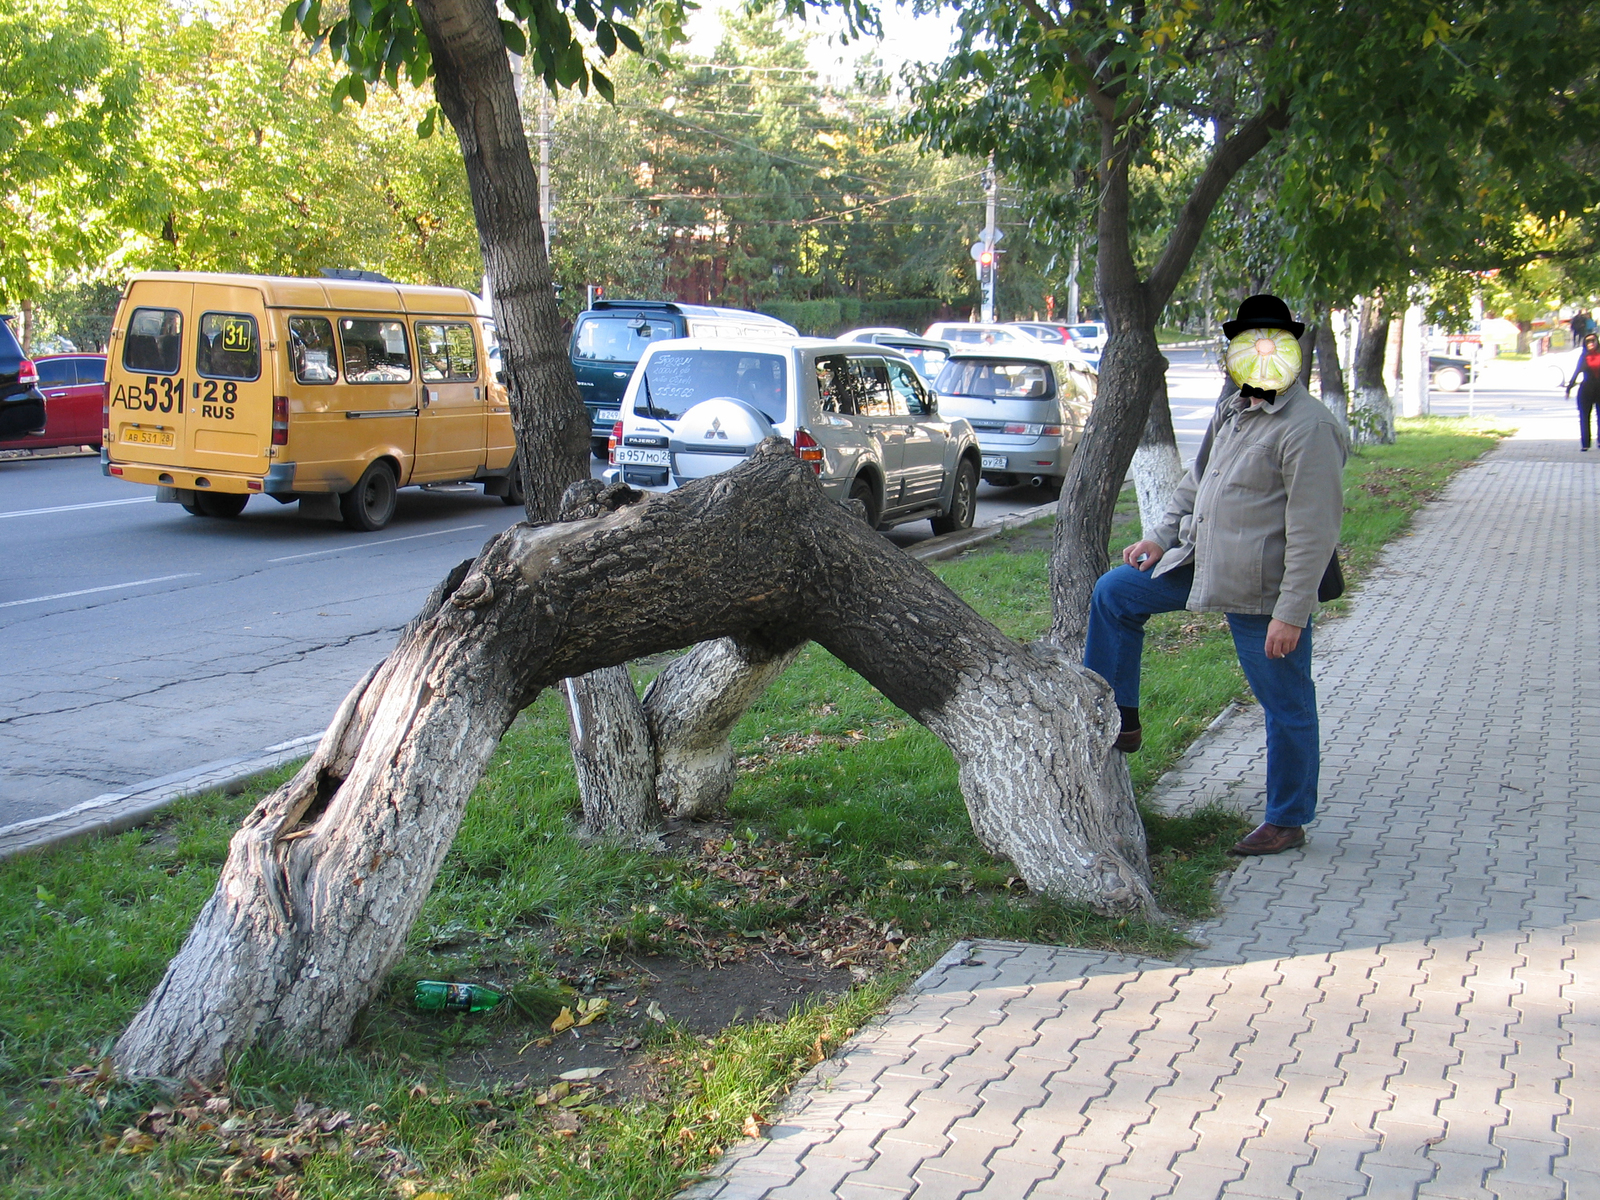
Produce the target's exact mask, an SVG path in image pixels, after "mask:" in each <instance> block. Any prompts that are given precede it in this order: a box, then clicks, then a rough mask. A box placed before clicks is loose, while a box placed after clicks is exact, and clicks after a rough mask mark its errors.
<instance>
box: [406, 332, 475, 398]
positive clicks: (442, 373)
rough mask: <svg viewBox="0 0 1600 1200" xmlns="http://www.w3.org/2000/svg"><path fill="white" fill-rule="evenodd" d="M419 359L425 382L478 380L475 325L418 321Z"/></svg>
mask: <svg viewBox="0 0 1600 1200" xmlns="http://www.w3.org/2000/svg"><path fill="white" fill-rule="evenodd" d="M417 363H418V365H419V366H420V367H421V369H422V379H423V382H425V383H476V382H477V380H478V346H477V343H476V342H475V341H474V340H473V337H472V326H471V325H468V324H466V323H465V322H462V323H460V324H457V323H455V322H451V323H450V324H448V325H446V324H437V323H435V322H432V321H428V322H423V321H418V322H417Z"/></svg>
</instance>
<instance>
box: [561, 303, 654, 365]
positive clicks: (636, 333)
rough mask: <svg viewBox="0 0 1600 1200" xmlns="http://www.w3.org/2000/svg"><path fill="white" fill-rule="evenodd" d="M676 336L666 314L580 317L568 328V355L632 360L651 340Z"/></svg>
mask: <svg viewBox="0 0 1600 1200" xmlns="http://www.w3.org/2000/svg"><path fill="white" fill-rule="evenodd" d="M677 336H678V330H677V326H676V325H675V324H674V323H673V321H672V319H671V318H670V317H664V316H658V317H653V318H652V317H647V316H644V315H643V314H630V313H617V314H616V315H615V316H604V317H584V318H583V319H581V320H580V321H579V322H578V327H577V328H576V329H574V330H573V331H572V357H573V358H577V359H587V360H590V361H593V362H622V363H636V362H638V361H639V360H640V359H641V358H643V357H644V351H645V347H646V346H648V345H649V344H650V343H651V342H662V341H666V340H667V339H668V338H675V337H677Z"/></svg>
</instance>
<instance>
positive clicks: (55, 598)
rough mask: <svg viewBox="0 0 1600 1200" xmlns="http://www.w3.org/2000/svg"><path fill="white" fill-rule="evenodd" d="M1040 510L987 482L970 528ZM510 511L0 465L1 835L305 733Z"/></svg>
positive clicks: (1186, 356) (1195, 428) (64, 463)
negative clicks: (333, 502)
mask: <svg viewBox="0 0 1600 1200" xmlns="http://www.w3.org/2000/svg"><path fill="white" fill-rule="evenodd" d="M1169 358H1170V359H1171V360H1172V368H1171V370H1170V371H1169V375H1168V384H1169V392H1170V396H1171V404H1172V408H1173V422H1174V425H1175V427H1176V429H1177V432H1178V440H1179V445H1180V448H1181V449H1182V450H1183V453H1184V457H1185V459H1186V460H1187V459H1189V458H1192V457H1193V454H1194V451H1195V448H1196V447H1197V446H1198V445H1199V441H1200V436H1201V434H1202V433H1203V432H1204V430H1205V425H1206V421H1207V420H1208V419H1209V417H1210V414H1211V409H1212V406H1213V403H1214V401H1215V399H1216V396H1217V389H1218V385H1219V383H1220V380H1221V376H1220V375H1219V373H1218V372H1217V370H1216V368H1215V367H1214V366H1213V365H1210V364H1209V363H1208V362H1207V361H1206V355H1205V354H1204V353H1203V352H1201V351H1173V352H1171V353H1170V354H1169ZM1547 373H1549V374H1551V375H1552V378H1553V372H1547ZM1541 378H1542V377H1541ZM1547 390H1548V389H1547ZM1549 396H1550V398H1549V399H1548V400H1543V399H1536V400H1535V401H1533V402H1535V403H1541V404H1560V403H1562V402H1561V396H1560V392H1559V390H1554V391H1550V392H1549ZM1527 399H1528V398H1527V396H1526V395H1525V394H1524V393H1523V392H1521V391H1518V390H1515V389H1513V390H1510V391H1505V390H1502V391H1499V392H1489V391H1485V392H1480V393H1479V404H1478V407H1479V411H1486V412H1489V411H1495V410H1496V408H1497V406H1498V407H1500V408H1509V407H1515V406H1516V405H1517V404H1519V403H1523V402H1526V401H1527ZM1464 404H1465V400H1464V398H1462V399H1460V400H1459V402H1458V403H1457V404H1456V406H1457V407H1463V408H1464ZM1046 499H1047V497H1046V496H1045V495H1044V493H1042V492H1039V491H1035V490H1032V489H1028V488H1007V489H996V488H991V487H989V486H988V485H983V486H982V487H981V488H980V497H979V508H978V522H979V523H980V524H985V523H988V522H992V521H994V520H996V519H998V518H999V517H1000V516H1003V515H1006V514H1009V513H1013V512H1018V511H1021V510H1023V509H1026V508H1030V507H1033V506H1035V505H1038V504H1041V503H1044V502H1045V501H1046ZM520 515H521V511H520V510H519V509H512V508H508V507H506V506H505V505H504V504H502V503H501V502H500V501H499V500H497V499H492V498H488V497H484V496H483V495H481V494H480V493H478V491H477V490H476V489H471V488H464V489H453V490H435V491H430V492H423V491H418V490H415V489H408V490H405V491H402V492H401V493H400V501H399V509H398V512H397V513H396V515H395V519H394V521H393V522H392V523H391V524H390V525H389V527H388V528H387V529H384V530H383V531H381V532H379V533H376V534H359V533H353V532H351V531H349V530H347V529H345V528H344V527H343V526H341V525H338V524H334V523H331V522H321V521H312V520H309V519H305V518H302V517H301V516H299V514H298V511H297V509H296V508H295V507H294V506H288V507H280V506H279V505H277V504H276V503H274V502H273V501H271V500H269V499H266V498H262V497H257V498H256V499H254V500H252V501H251V504H250V507H249V508H248V509H247V510H246V512H245V513H244V515H243V516H242V517H241V518H239V519H238V520H237V521H215V520H205V519H198V518H194V517H191V516H189V515H188V514H187V513H185V512H184V511H183V510H182V509H181V508H179V507H178V506H177V505H169V504H156V503H154V497H153V495H152V494H151V492H150V491H149V490H148V489H145V488H142V487H136V486H132V485H129V484H126V483H123V482H121V481H119V480H113V479H107V478H105V477H103V476H102V475H101V474H100V467H99V461H98V459H97V458H96V457H92V456H87V455H84V456H78V457H58V458H37V459H10V460H5V461H0V553H3V560H0V561H3V562H4V564H5V565H4V568H3V569H0V664H3V667H0V825H6V824H10V823H12V822H15V821H21V820H26V819H28V818H30V817H36V816H43V815H45V814H47V813H50V812H55V811H59V810H60V809H63V808H68V807H71V806H72V805H74V804H77V803H80V802H81V801H84V800H87V799H90V798H92V797H94V796H97V795H100V794H102V793H104V792H107V791H111V790H114V789H117V788H121V787H126V786H127V785H129V784H133V783H138V782H141V781H144V780H148V779H153V778H156V777H159V776H163V775H167V774H170V773H173V772H176V771H180V770H184V769H187V768H191V767H197V766H200V765H201V764H204V763H209V762H214V761H216V760H218V759H222V758H227V757H230V756H233V755H239V754H246V753H250V752H253V751H257V750H260V749H262V748H263V747H266V746H270V745H273V744H275V743H278V742H282V741H287V740H288V739H290V738H294V737H298V736H301V735H304V734H309V733H314V732H316V731H318V730H320V729H321V728H322V727H323V725H324V724H325V723H326V722H327V720H328V717H329V716H330V714H331V713H332V711H333V709H334V708H335V706H336V705H337V704H338V702H339V701H340V700H341V699H342V698H343V697H344V695H345V693H346V692H347V691H348V690H349V689H350V687H351V686H352V685H353V684H354V683H355V682H356V681H357V680H358V679H359V678H360V677H361V675H362V674H363V673H364V672H365V671H366V670H367V669H368V668H369V667H371V666H372V665H373V664H374V663H376V662H377V661H378V660H380V659H381V658H382V657H383V655H384V654H385V653H387V651H388V650H389V648H390V647H391V645H392V644H393V642H394V639H395V636H396V634H397V633H398V632H399V630H400V628H401V627H402V626H403V625H404V624H405V623H406V621H408V620H409V619H410V618H411V616H412V615H414V614H415V612H416V610H417V607H418V605H419V604H420V603H421V602H422V600H423V598H424V597H425V596H426V595H427V593H428V591H429V590H430V589H431V588H432V587H433V585H434V584H435V583H437V582H438V580H439V579H440V578H441V577H443V575H444V574H445V573H446V571H448V570H449V568H450V567H452V566H454V565H455V564H456V563H458V562H460V561H461V560H463V559H466V558H470V557H472V556H473V555H474V554H476V553H477V551H478V550H479V548H480V547H481V546H482V545H483V544H484V542H486V541H487V540H488V539H489V538H491V537H493V536H494V535H495V534H497V533H499V532H500V531H501V530H503V529H505V528H506V527H508V526H509V525H511V524H512V523H514V522H515V521H517V520H518V519H519V518H520ZM890 536H891V538H892V540H894V541H895V542H897V543H899V544H902V545H904V544H909V543H910V542H913V541H916V540H920V539H921V538H924V537H927V536H930V531H929V529H928V526H927V523H926V522H919V523H918V524H917V525H914V526H906V527H904V528H902V529H900V530H897V531H894V532H893V533H892V534H891V535H890Z"/></svg>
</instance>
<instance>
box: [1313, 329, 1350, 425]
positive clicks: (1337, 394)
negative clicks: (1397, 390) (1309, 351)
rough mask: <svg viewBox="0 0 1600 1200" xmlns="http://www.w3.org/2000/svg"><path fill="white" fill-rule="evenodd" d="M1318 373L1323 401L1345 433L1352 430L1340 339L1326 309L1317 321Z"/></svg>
mask: <svg viewBox="0 0 1600 1200" xmlns="http://www.w3.org/2000/svg"><path fill="white" fill-rule="evenodd" d="M1317 373H1318V377H1319V378H1320V379H1321V380H1322V403H1323V404H1325V405H1326V406H1327V408H1328V411H1329V412H1331V413H1332V414H1333V415H1334V416H1335V417H1336V418H1338V421H1339V425H1340V427H1341V428H1343V429H1344V431H1345V433H1346V434H1348V433H1349V432H1350V397H1349V396H1348V395H1347V394H1346V392H1345V390H1344V367H1343V366H1342V365H1340V363H1339V340H1338V338H1336V337H1335V336H1334V331H1333V325H1332V324H1331V322H1330V321H1329V319H1328V314H1327V312H1326V311H1323V312H1322V313H1321V319H1320V320H1319V321H1318V322H1317Z"/></svg>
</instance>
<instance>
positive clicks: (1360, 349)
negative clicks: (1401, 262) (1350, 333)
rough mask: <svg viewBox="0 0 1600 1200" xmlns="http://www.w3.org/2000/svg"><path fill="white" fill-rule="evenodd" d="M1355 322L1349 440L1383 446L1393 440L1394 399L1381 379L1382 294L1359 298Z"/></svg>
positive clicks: (1385, 326)
mask: <svg viewBox="0 0 1600 1200" xmlns="http://www.w3.org/2000/svg"><path fill="white" fill-rule="evenodd" d="M1359 322H1360V323H1359V333H1358V335H1357V340H1356V405H1355V408H1354V409H1352V410H1351V412H1350V435H1351V440H1352V441H1353V442H1354V443H1355V444H1356V445H1358V446H1376V445H1387V444H1389V443H1391V442H1393V441H1394V401H1393V400H1392V399H1391V398H1390V396H1389V389H1388V387H1386V386H1385V384H1384V380H1383V364H1384V357H1385V355H1386V354H1387V352H1388V348H1389V324H1390V319H1389V317H1388V316H1387V315H1386V314H1385V313H1384V304H1383V297H1381V296H1366V297H1363V298H1362V301H1361V314H1360V318H1359Z"/></svg>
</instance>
